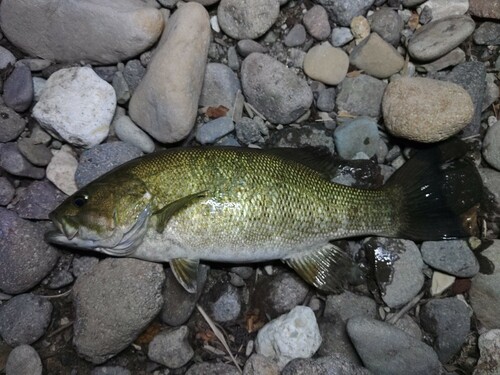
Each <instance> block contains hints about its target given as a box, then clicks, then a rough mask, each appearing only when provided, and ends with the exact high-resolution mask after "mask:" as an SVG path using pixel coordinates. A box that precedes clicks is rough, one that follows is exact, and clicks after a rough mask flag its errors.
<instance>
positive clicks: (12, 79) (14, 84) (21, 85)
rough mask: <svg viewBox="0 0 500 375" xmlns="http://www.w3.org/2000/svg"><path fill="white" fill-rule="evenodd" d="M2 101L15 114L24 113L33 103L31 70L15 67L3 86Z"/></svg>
mask: <svg viewBox="0 0 500 375" xmlns="http://www.w3.org/2000/svg"><path fill="white" fill-rule="evenodd" d="M2 98H3V101H4V102H5V105H6V106H7V107H10V108H12V109H13V110H14V111H16V112H24V111H26V110H27V109H28V108H29V107H30V105H31V102H32V101H33V80H32V79H31V70H30V69H29V68H28V67H27V66H26V65H23V64H19V65H16V67H15V68H14V70H13V71H12V73H10V75H9V76H8V77H7V79H6V80H5V82H4V84H3V95H2Z"/></svg>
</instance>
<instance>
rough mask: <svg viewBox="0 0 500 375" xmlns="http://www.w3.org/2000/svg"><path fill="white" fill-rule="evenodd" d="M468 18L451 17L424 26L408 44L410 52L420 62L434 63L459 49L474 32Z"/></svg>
mask: <svg viewBox="0 0 500 375" xmlns="http://www.w3.org/2000/svg"><path fill="white" fill-rule="evenodd" d="M474 27H475V23H474V21H473V20H472V19H471V18H470V17H468V16H450V17H446V18H442V19H440V20H437V21H433V22H429V23H428V24H427V25H424V26H422V27H421V28H420V29H418V31H417V32H416V33H415V34H414V35H413V37H412V38H411V39H410V42H409V44H408V52H409V53H410V55H411V56H412V57H413V58H414V59H416V60H419V61H425V62H426V61H432V60H436V59H438V58H440V57H441V56H444V55H445V54H447V53H448V52H450V51H451V50H452V49H454V48H456V47H458V46H459V45H460V43H462V42H463V41H464V40H465V39H467V38H468V37H469V36H470V35H471V34H472V32H473V31H474Z"/></svg>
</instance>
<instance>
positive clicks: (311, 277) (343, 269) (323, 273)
mask: <svg viewBox="0 0 500 375" xmlns="http://www.w3.org/2000/svg"><path fill="white" fill-rule="evenodd" d="M283 262H285V263H286V264H287V265H288V266H290V267H291V268H293V269H294V270H295V271H296V272H297V273H298V274H299V275H300V276H301V277H302V278H303V279H304V280H305V281H307V282H308V283H309V284H311V285H314V286H315V287H316V288H318V289H320V290H323V291H326V292H338V291H339V290H341V289H342V285H343V283H344V281H346V279H347V278H350V276H351V273H352V272H353V271H355V270H356V266H355V265H354V263H353V261H352V260H351V259H350V258H349V257H348V256H347V255H346V253H345V252H344V251H343V250H342V249H341V248H339V247H337V246H335V245H333V244H331V243H329V244H327V245H325V246H323V247H322V248H321V249H319V250H314V251H308V252H307V253H302V254H298V255H296V256H294V257H292V258H288V259H283Z"/></svg>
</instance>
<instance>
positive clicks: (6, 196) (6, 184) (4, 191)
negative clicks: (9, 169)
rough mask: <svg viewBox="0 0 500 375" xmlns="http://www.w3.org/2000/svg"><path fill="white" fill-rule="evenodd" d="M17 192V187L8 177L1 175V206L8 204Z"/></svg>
mask: <svg viewBox="0 0 500 375" xmlns="http://www.w3.org/2000/svg"><path fill="white" fill-rule="evenodd" d="M15 194H16V189H15V188H14V186H12V184H11V183H10V181H9V180H8V179H7V177H3V176H2V177H0V206H7V205H8V204H9V203H10V201H12V198H14V195H15Z"/></svg>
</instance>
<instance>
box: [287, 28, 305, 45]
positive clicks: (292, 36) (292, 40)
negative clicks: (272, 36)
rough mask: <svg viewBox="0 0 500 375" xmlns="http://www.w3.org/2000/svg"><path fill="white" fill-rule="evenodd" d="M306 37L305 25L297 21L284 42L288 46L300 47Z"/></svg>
mask: <svg viewBox="0 0 500 375" xmlns="http://www.w3.org/2000/svg"><path fill="white" fill-rule="evenodd" d="M306 37H307V35H306V29H305V27H304V26H303V25H302V24H300V23H297V24H295V25H294V26H293V27H292V28H291V29H290V31H289V32H288V34H286V36H285V39H284V40H283V43H284V44H285V46H287V47H298V46H300V45H302V44H304V43H305V42H306Z"/></svg>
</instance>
